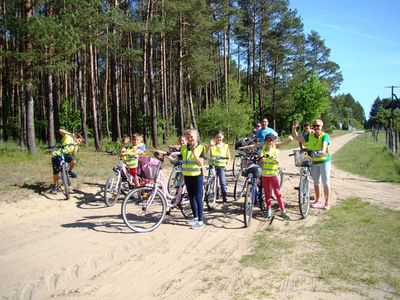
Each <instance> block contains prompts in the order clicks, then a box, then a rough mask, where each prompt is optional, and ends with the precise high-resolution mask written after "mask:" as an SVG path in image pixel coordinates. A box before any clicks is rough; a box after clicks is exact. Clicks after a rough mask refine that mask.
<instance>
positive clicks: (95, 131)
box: [89, 43, 101, 151]
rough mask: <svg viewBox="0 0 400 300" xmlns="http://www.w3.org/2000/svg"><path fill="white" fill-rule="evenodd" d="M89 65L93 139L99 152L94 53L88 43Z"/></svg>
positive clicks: (90, 44) (91, 45)
mask: <svg viewBox="0 0 400 300" xmlns="http://www.w3.org/2000/svg"><path fill="white" fill-rule="evenodd" d="M89 65H90V76H89V78H90V102H91V104H92V117H93V137H94V145H95V147H96V151H100V150H101V146H100V139H99V128H98V126H97V108H96V93H95V86H96V81H95V72H94V53H93V44H92V43H89Z"/></svg>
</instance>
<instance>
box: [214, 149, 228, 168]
mask: <svg viewBox="0 0 400 300" xmlns="http://www.w3.org/2000/svg"><path fill="white" fill-rule="evenodd" d="M228 151H229V146H228V144H224V146H223V147H222V148H220V147H217V146H216V145H215V146H211V148H210V158H211V159H216V158H228ZM227 162H228V160H227V159H222V160H217V161H215V164H214V165H215V166H216V167H225V166H226V164H227Z"/></svg>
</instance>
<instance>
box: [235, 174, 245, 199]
mask: <svg viewBox="0 0 400 300" xmlns="http://www.w3.org/2000/svg"><path fill="white" fill-rule="evenodd" d="M245 183H246V177H244V176H238V177H236V180H235V186H234V187H233V198H234V199H235V200H236V201H239V199H240V198H241V197H242V196H243V194H244V185H245Z"/></svg>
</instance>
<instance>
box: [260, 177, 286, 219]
mask: <svg viewBox="0 0 400 300" xmlns="http://www.w3.org/2000/svg"><path fill="white" fill-rule="evenodd" d="M262 185H263V189H264V192H265V201H266V204H267V208H268V209H270V208H271V188H272V190H273V191H274V194H275V197H276V200H277V201H278V205H279V208H280V210H281V211H285V203H284V202H283V199H282V194H281V191H280V189H279V179H278V176H263V177H262Z"/></svg>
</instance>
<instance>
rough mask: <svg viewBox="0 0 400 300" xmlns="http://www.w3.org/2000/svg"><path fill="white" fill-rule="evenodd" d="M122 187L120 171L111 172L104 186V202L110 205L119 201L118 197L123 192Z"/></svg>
mask: <svg viewBox="0 0 400 300" xmlns="http://www.w3.org/2000/svg"><path fill="white" fill-rule="evenodd" d="M121 189H122V178H121V176H119V172H114V173H111V174H110V176H108V178H107V181H106V185H105V187H104V202H105V203H106V205H107V206H108V207H111V206H113V205H114V204H115V203H117V201H118V197H119V195H120V194H121Z"/></svg>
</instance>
